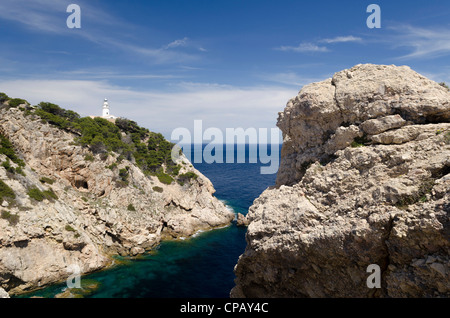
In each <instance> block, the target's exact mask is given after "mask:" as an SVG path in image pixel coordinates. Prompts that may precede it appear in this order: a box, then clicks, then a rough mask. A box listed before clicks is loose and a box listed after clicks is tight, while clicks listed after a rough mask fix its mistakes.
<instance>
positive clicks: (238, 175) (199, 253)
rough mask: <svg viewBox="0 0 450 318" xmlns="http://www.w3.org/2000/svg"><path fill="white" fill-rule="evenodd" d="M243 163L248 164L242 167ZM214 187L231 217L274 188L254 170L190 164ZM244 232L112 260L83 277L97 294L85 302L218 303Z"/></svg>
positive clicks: (50, 292)
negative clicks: (180, 300)
mask: <svg viewBox="0 0 450 318" xmlns="http://www.w3.org/2000/svg"><path fill="white" fill-rule="evenodd" d="M246 162H248V161H246ZM194 166H195V167H196V168H197V169H198V170H199V171H201V172H202V173H203V174H204V175H206V176H207V177H208V178H209V179H210V180H211V181H212V183H213V184H214V187H215V189H216V194H215V195H216V197H217V198H219V199H220V200H223V201H224V202H225V203H226V204H227V205H228V206H229V207H230V208H232V209H233V210H234V211H235V212H236V213H237V212H240V213H242V214H246V213H247V211H248V208H249V207H250V205H251V204H252V202H253V200H254V199H255V198H256V197H258V196H259V195H260V194H261V192H262V191H264V190H265V189H266V188H267V187H269V186H271V185H273V184H274V183H275V178H276V175H261V174H260V169H259V167H260V164H249V163H241V164H237V163H236V164H231V163H229V164H205V163H200V164H195V163H194ZM245 232H246V228H242V227H237V226H236V224H235V223H233V224H232V225H230V226H228V227H225V228H221V229H216V230H211V231H206V232H202V233H199V234H197V235H195V236H194V237H192V238H188V239H185V240H176V241H167V242H162V243H161V244H160V245H159V246H158V247H157V248H156V249H155V250H154V251H152V252H150V253H149V254H147V255H144V256H141V257H139V258H135V259H123V258H117V263H118V265H115V266H113V267H112V268H109V269H107V270H103V271H100V272H97V273H93V274H90V275H86V276H83V277H82V279H81V281H82V283H83V281H89V282H91V281H93V282H95V283H96V284H98V288H96V289H95V290H93V291H92V293H90V294H87V295H84V297H88V298H150V297H151V298H157V297H161V298H178V297H183V298H184V297H185V298H219V297H220V298H223V297H228V296H229V293H230V290H231V288H233V286H234V278H235V276H234V273H233V269H234V266H235V265H236V263H237V260H238V258H239V256H240V255H241V254H242V253H243V252H244V250H245V246H246V242H245ZM65 288H66V285H65V283H64V284H58V285H53V286H50V287H47V288H45V289H43V290H40V291H37V292H34V293H32V294H28V295H26V297H30V296H42V297H54V296H55V295H56V294H59V293H61V292H62V291H64V290H65Z"/></svg>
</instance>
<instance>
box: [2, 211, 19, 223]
mask: <svg viewBox="0 0 450 318" xmlns="http://www.w3.org/2000/svg"><path fill="white" fill-rule="evenodd" d="M1 218H2V219H4V220H7V221H8V222H9V225H13V226H14V225H16V224H17V223H19V215H17V214H12V213H11V212H9V211H2V214H1Z"/></svg>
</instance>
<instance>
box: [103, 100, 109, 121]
mask: <svg viewBox="0 0 450 318" xmlns="http://www.w3.org/2000/svg"><path fill="white" fill-rule="evenodd" d="M102 117H109V104H108V99H106V98H105V101H104V102H103V113H102Z"/></svg>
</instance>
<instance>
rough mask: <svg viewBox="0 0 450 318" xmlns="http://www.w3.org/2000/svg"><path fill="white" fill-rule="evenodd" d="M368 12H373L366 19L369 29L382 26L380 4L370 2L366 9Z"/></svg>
mask: <svg viewBox="0 0 450 318" xmlns="http://www.w3.org/2000/svg"><path fill="white" fill-rule="evenodd" d="M366 12H367V13H371V15H369V17H368V18H367V20H366V24H367V27H368V28H369V29H380V28H381V8H380V6H379V5H378V4H370V5H369V6H368V7H367V10H366Z"/></svg>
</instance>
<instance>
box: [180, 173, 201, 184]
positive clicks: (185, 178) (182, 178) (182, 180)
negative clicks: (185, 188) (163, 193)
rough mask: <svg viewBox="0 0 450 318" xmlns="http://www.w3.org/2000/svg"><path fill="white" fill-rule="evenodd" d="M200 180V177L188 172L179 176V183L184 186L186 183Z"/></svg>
mask: <svg viewBox="0 0 450 318" xmlns="http://www.w3.org/2000/svg"><path fill="white" fill-rule="evenodd" d="M197 178H198V175H197V174H195V173H194V172H191V171H189V172H186V173H183V174H181V175H179V176H178V179H177V180H178V183H179V184H181V185H184V184H185V183H186V182H190V181H191V180H195V179H197Z"/></svg>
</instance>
